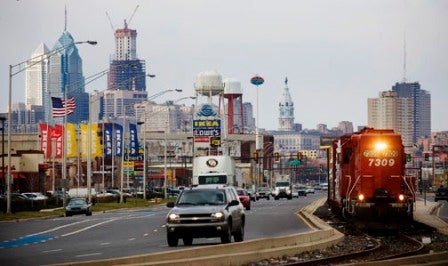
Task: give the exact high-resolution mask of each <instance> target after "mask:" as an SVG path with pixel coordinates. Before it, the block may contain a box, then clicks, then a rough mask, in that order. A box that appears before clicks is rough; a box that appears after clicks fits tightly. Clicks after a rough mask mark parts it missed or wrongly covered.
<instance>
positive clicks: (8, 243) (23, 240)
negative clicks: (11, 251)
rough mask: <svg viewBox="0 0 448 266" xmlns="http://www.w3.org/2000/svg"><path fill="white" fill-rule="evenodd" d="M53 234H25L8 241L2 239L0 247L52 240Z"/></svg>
mask: <svg viewBox="0 0 448 266" xmlns="http://www.w3.org/2000/svg"><path fill="white" fill-rule="evenodd" d="M53 238H54V236H52V235H36V236H25V237H21V238H18V239H13V240H9V241H3V242H2V243H0V249H2V248H11V247H19V246H26V245H29V244H36V243H43V242H46V241H48V240H52V239H53Z"/></svg>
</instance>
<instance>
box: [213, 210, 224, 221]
mask: <svg viewBox="0 0 448 266" xmlns="http://www.w3.org/2000/svg"><path fill="white" fill-rule="evenodd" d="M212 217H213V218H215V219H216V220H224V213H222V212H215V213H212Z"/></svg>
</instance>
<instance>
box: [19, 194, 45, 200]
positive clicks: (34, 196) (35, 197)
mask: <svg viewBox="0 0 448 266" xmlns="http://www.w3.org/2000/svg"><path fill="white" fill-rule="evenodd" d="M22 195H23V196H25V197H27V198H28V199H30V200H46V199H48V197H47V196H45V195H44V194H42V193H40V192H25V193H22Z"/></svg>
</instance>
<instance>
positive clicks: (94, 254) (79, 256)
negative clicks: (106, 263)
mask: <svg viewBox="0 0 448 266" xmlns="http://www.w3.org/2000/svg"><path fill="white" fill-rule="evenodd" d="M99 255H103V253H90V254H81V255H76V256H75V257H76V258H83V257H92V256H99Z"/></svg>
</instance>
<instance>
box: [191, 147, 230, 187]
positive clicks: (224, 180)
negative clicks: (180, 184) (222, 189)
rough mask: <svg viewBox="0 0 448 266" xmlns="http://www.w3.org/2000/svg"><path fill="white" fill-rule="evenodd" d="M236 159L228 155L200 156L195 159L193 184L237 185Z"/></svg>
mask: <svg viewBox="0 0 448 266" xmlns="http://www.w3.org/2000/svg"><path fill="white" fill-rule="evenodd" d="M235 172H236V171H235V160H234V159H233V158H232V157H231V156H228V155H217V156H200V157H195V158H194V159H193V186H195V185H231V186H236V185H237V183H236V173H235Z"/></svg>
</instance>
